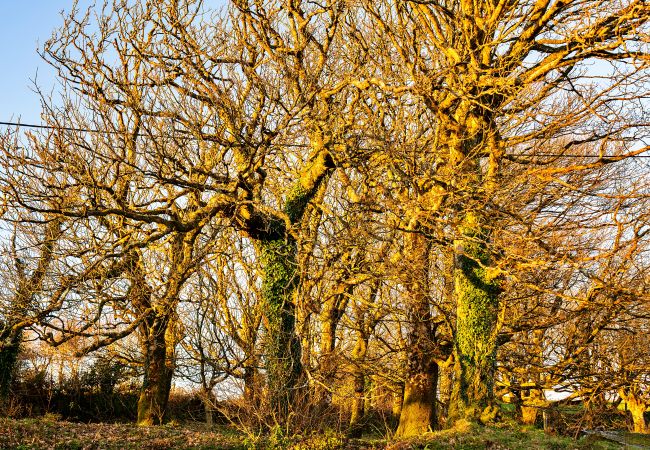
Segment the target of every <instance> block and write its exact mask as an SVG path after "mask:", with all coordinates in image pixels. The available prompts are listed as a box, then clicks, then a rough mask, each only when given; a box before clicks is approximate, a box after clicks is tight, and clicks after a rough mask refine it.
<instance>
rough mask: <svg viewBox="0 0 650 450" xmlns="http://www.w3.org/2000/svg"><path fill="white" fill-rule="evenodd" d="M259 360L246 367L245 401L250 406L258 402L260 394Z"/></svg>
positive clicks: (246, 364)
mask: <svg viewBox="0 0 650 450" xmlns="http://www.w3.org/2000/svg"><path fill="white" fill-rule="evenodd" d="M257 383H258V376H257V360H256V359H252V360H249V361H247V362H246V363H245V365H244V400H245V401H246V403H248V404H250V405H254V404H255V402H256V401H257V394H258V388H259V386H258V384H257Z"/></svg>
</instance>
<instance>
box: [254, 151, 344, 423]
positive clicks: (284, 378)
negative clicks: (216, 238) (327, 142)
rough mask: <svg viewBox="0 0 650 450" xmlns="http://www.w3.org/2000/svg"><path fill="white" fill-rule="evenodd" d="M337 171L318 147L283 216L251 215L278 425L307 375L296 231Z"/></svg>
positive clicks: (268, 369)
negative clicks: (300, 326) (298, 314)
mask: <svg viewBox="0 0 650 450" xmlns="http://www.w3.org/2000/svg"><path fill="white" fill-rule="evenodd" d="M333 168H334V162H333V160H332V158H331V156H330V155H329V153H328V152H327V150H326V149H325V146H324V145H323V144H322V142H319V143H318V145H315V150H314V152H313V153H312V155H311V157H310V158H309V161H308V163H307V165H306V167H305V169H304V170H303V171H302V172H301V174H300V177H299V179H298V180H297V183H296V184H295V185H294V186H293V188H292V189H291V190H290V191H289V193H288V194H287V197H286V199H285V202H284V208H283V209H284V211H283V212H284V214H285V216H286V219H288V223H287V221H286V220H285V219H284V218H278V217H273V216H271V217H269V216H264V215H263V214H262V215H258V214H257V213H255V212H254V211H250V212H247V214H246V215H247V216H248V217H249V219H248V222H247V223H246V226H245V229H246V231H247V234H248V235H249V236H250V237H251V238H253V239H254V240H255V242H256V244H257V248H258V257H259V261H260V264H261V266H262V270H263V273H264V275H263V279H262V301H263V304H264V327H265V330H266V332H265V341H264V354H265V369H266V376H267V389H268V396H269V405H270V408H271V413H272V414H273V415H274V418H275V420H276V421H277V422H279V423H282V422H285V421H286V420H287V418H288V417H289V413H290V412H291V408H292V407H293V406H295V402H296V400H297V399H298V398H299V397H298V395H297V394H298V392H297V391H298V389H299V381H300V380H301V378H302V375H303V367H302V363H301V345H300V339H299V338H298V336H297V334H296V299H295V298H294V297H295V295H296V290H297V289H296V288H297V286H298V280H299V273H298V244H297V242H296V238H295V237H294V236H295V233H299V230H300V229H301V221H302V219H303V216H304V215H305V211H306V210H307V208H308V206H309V202H310V201H312V199H314V197H315V196H316V194H317V193H318V191H319V189H320V188H321V186H322V185H323V183H324V182H325V181H326V180H327V178H328V177H329V175H330V173H331V171H332V170H333Z"/></svg>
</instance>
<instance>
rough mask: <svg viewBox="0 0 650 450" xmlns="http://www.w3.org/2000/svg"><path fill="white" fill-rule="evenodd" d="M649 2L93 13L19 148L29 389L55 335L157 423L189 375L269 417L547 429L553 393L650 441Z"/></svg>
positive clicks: (19, 298)
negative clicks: (608, 414)
mask: <svg viewBox="0 0 650 450" xmlns="http://www.w3.org/2000/svg"><path fill="white" fill-rule="evenodd" d="M649 16H650V7H649V6H648V5H647V4H646V2H644V1H642V0H621V1H603V0H536V1H528V0H479V1H477V0H472V1H470V0H440V1H429V2H409V1H407V2H401V1H400V2H393V1H380V2H375V1H373V2H369V1H368V2H366V1H359V2H348V1H342V0H334V1H326V2H313V1H293V0H289V1H275V0H269V1H261V0H251V1H248V0H235V1H232V2H231V3H229V4H228V5H227V6H226V7H225V8H224V9H220V10H216V9H212V8H210V7H209V5H207V4H204V2H202V1H198V0H165V1H157V2H153V1H152V2H149V1H146V2H130V1H126V0H124V1H114V2H108V3H107V4H106V5H105V6H104V7H101V8H91V9H90V10H88V11H81V10H78V9H75V10H73V12H72V13H71V14H70V15H69V16H67V17H65V21H64V24H63V25H62V27H61V28H60V29H59V30H57V31H55V33H54V34H53V36H52V39H50V40H49V41H48V42H47V43H46V44H45V47H44V48H43V57H44V58H45V60H46V61H48V62H49V63H50V64H51V65H52V66H53V67H54V68H55V69H56V70H57V71H58V74H59V81H60V84H59V93H58V94H59V95H58V97H57V98H55V99H50V98H47V97H44V98H43V113H42V118H43V121H44V124H45V125H46V127H45V128H41V129H40V130H38V131H31V132H27V133H22V132H21V130H19V129H15V130H8V131H7V132H6V133H5V134H4V135H3V136H2V154H1V156H0V160H1V163H2V171H1V181H0V186H1V188H2V195H3V205H2V206H3V210H2V212H3V216H2V220H3V227H4V234H3V236H4V238H3V264H4V270H3V289H2V302H3V307H2V310H1V311H2V315H1V320H0V338H1V341H0V342H1V343H2V344H1V345H2V347H1V348H0V384H1V387H2V395H3V397H4V398H5V399H7V398H8V395H9V392H10V390H11V386H12V383H13V382H14V381H15V380H14V377H13V374H15V373H16V366H17V361H18V360H19V359H18V358H19V357H18V355H19V353H20V351H21V348H24V349H31V348H32V346H30V345H29V344H26V343H24V341H25V340H29V341H32V340H34V339H38V340H39V341H42V342H44V343H47V344H48V345H50V346H52V347H54V348H58V349H61V348H65V347H66V346H67V347H71V348H73V349H74V351H73V352H74V354H75V355H77V356H84V355H88V357H90V358H92V357H93V355H98V354H101V355H105V354H110V355H111V358H112V359H113V361H118V362H119V366H120V367H126V368H128V370H130V371H132V372H131V373H132V374H133V376H137V377H140V380H141V387H140V389H139V399H138V402H137V422H138V423H139V424H141V425H150V424H156V423H161V422H162V421H164V418H165V413H166V410H167V403H168V400H169V394H170V389H171V386H172V382H173V380H174V379H175V378H176V379H179V378H183V379H185V380H188V381H189V382H191V383H193V385H196V386H198V388H199V391H200V393H201V399H202V400H203V402H204V403H205V405H206V410H207V411H212V409H213V408H215V407H216V406H217V405H222V406H223V404H224V403H223V401H217V400H218V399H219V398H221V399H224V398H227V399H228V400H229V401H228V402H226V403H228V407H227V408H226V407H223V410H222V411H221V412H222V414H224V415H226V416H227V417H228V418H230V419H231V420H233V421H235V422H237V423H242V424H247V426H254V427H262V428H272V427H273V426H275V425H278V424H280V425H281V426H283V427H284V426H286V427H289V428H291V427H294V428H296V429H297V428H301V427H305V426H306V424H308V423H309V424H312V426H315V425H314V424H319V425H321V426H325V425H327V426H329V425H331V424H337V426H339V427H343V428H345V429H348V430H349V432H350V433H351V434H358V433H360V432H361V431H363V426H364V423H366V420H367V417H368V414H369V413H371V412H372V411H377V410H381V409H382V408H383V409H387V408H389V407H390V408H392V411H393V414H394V417H395V425H396V427H397V428H396V430H397V431H396V433H397V435H398V436H404V437H406V436H412V435H419V434H421V433H423V432H426V431H427V430H430V429H437V428H440V427H447V426H451V425H452V424H453V423H455V422H456V421H458V420H469V421H478V422H481V423H489V422H491V421H495V420H499V415H500V412H501V408H500V406H499V404H500V402H501V401H502V400H503V399H504V398H507V399H509V400H510V401H511V402H513V403H514V404H515V406H516V408H517V410H518V414H519V416H520V417H521V420H523V421H527V422H534V421H535V420H536V418H537V416H538V414H537V412H538V411H540V410H541V409H543V408H545V407H547V406H548V405H549V399H547V398H546V397H545V391H549V390H555V391H566V392H568V393H569V395H570V398H580V399H581V400H582V402H583V403H584V405H585V411H591V410H598V411H603V410H613V409H615V407H614V406H613V405H612V402H621V401H623V402H625V404H626V407H627V408H628V409H629V410H630V411H631V417H632V418H633V424H634V429H635V430H637V431H642V432H643V431H647V429H648V427H647V421H646V420H645V418H644V412H645V410H646V409H647V407H648V403H649V402H650V392H649V391H648V373H649V371H648V369H649V366H648V350H647V348H648V346H647V339H646V338H645V336H646V335H647V331H648V326H649V322H648V313H649V307H648V305H649V304H648V291H647V289H648V288H647V285H648V280H649V278H648V268H650V265H649V264H648V259H647V251H648V248H649V247H648V243H649V241H648V236H647V235H648V231H649V230H650V226H649V224H648V210H649V208H648V206H649V205H648V181H649V180H648V174H647V169H648V167H647V164H646V160H645V159H643V157H645V152H646V151H647V150H648V147H647V142H648V137H649V136H648V131H649V130H648V112H647V110H648V108H647V98H648V88H649V87H650V84H649V83H648V81H649V80H648V76H649V75H650V74H649V73H648V61H649V59H648V18H649ZM34 348H39V349H42V348H43V347H34ZM30 351H31V350H30ZM97 352H101V353H97ZM102 360H103V359H102V358H100V359H99V361H102ZM120 370H122V369H120ZM125 370H126V369H125ZM235 387H236V388H237V389H238V391H237V392H235V393H233V392H232V389H234V388H235ZM504 396H505V397H504ZM236 399H239V400H238V401H235V400H236ZM5 401H6V400H5ZM235 405H236V406H235ZM589 408H591V409H589ZM342 418H345V419H342Z"/></svg>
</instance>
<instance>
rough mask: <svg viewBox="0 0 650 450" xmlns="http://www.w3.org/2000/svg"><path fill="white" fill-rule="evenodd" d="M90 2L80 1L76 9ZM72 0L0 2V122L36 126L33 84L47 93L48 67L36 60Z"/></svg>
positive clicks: (50, 77) (37, 111)
mask: <svg viewBox="0 0 650 450" xmlns="http://www.w3.org/2000/svg"><path fill="white" fill-rule="evenodd" d="M90 3H91V2H90V1H89V0H82V1H80V2H79V4H80V6H82V7H83V6H87V5H89V4H90ZM72 4H73V0H0V6H1V7H2V8H1V10H0V55H1V56H0V121H10V120H13V121H16V119H18V118H20V119H21V121H22V122H24V123H38V122H40V103H39V98H38V96H37V95H36V93H34V92H33V82H32V81H30V80H36V81H37V82H38V84H39V85H40V86H41V87H42V88H43V89H44V91H45V92H49V91H50V90H51V89H52V86H53V85H54V75H53V71H52V70H51V69H50V67H49V66H48V65H47V64H46V63H45V62H43V61H42V60H41V58H40V56H38V53H37V49H38V48H40V47H42V46H43V44H44V43H45V41H46V40H47V39H48V38H49V37H50V36H51V34H52V31H53V30H54V29H55V28H58V27H59V26H60V25H61V24H62V23H63V18H62V16H61V11H63V10H65V11H70V9H71V7H72Z"/></svg>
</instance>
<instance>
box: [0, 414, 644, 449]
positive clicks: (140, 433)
mask: <svg viewBox="0 0 650 450" xmlns="http://www.w3.org/2000/svg"><path fill="white" fill-rule="evenodd" d="M637 436H638V435H637ZM619 448H622V446H620V445H618V444H615V443H613V442H608V441H606V440H601V439H599V438H597V437H595V436H591V437H588V438H585V439H580V440H578V441H576V440H573V439H570V438H565V437H560V436H550V435H547V434H545V433H544V432H543V431H541V430H538V429H535V428H532V427H521V426H516V425H502V426H500V427H479V426H477V425H472V424H469V423H467V424H462V425H459V426H457V427H455V428H454V429H451V430H445V431H439V432H435V433H428V434H426V435H424V436H421V437H419V438H417V439H410V440H403V441H386V440H382V439H377V438H374V439H370V438H368V439H355V440H347V439H345V438H344V437H342V436H340V435H337V434H335V433H323V434H309V435H305V436H302V437H300V436H292V437H288V438H283V439H281V440H279V439H274V438H273V436H270V437H267V438H254V439H250V438H247V437H246V436H245V435H244V434H242V433H239V432H236V431H233V430H232V429H231V428H227V427H213V428H211V429H208V428H207V427H206V426H205V425H203V424H191V423H190V424H183V425H164V426H158V427H145V428H138V427H136V426H134V425H130V424H105V423H101V424H80V423H71V422H64V421H59V420H56V418H41V419H21V420H15V419H0V449H20V450H27V449H30V450H36V449H48V450H49V449H55V450H59V449H60V450H63V449H67V450H91V449H92V450H99V449H107V450H113V449H115V450H117V449H143V450H144V449H147V450H157V449H160V450H162V449H195V450H216V449H233V450H234V449H242V450H244V449H278V450H280V449H291V450H337V449H343V450H347V449H350V450H371V449H377V450H378V449H389V450H411V449H413V450H415V449H421V450H438V449H464V450H472V449H476V450H478V449H481V450H482V449H491V450H497V449H513V450H518V449H522V450H524V449H526V450H529V449H576V450H582V449H584V450H587V449H596V450H598V449H600V450H608V449H619Z"/></svg>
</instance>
